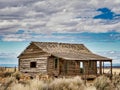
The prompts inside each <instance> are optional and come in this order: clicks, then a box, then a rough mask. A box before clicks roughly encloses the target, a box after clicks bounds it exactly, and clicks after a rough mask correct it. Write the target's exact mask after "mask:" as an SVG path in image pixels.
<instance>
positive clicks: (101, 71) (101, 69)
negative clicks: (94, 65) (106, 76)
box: [100, 61, 102, 75]
mask: <svg viewBox="0 0 120 90" xmlns="http://www.w3.org/2000/svg"><path fill="white" fill-rule="evenodd" d="M101 74H102V61H100V75H101Z"/></svg>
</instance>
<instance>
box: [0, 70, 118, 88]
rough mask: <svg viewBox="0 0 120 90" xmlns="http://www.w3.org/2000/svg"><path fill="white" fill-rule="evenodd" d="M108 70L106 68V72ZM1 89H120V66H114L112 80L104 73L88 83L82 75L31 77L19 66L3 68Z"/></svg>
mask: <svg viewBox="0 0 120 90" xmlns="http://www.w3.org/2000/svg"><path fill="white" fill-rule="evenodd" d="M108 71H109V69H108V68H106V69H105V72H108ZM0 90H120V68H113V77H112V81H111V80H110V79H109V78H108V77H106V76H104V75H102V76H99V77H97V78H96V79H95V80H93V81H86V83H85V81H84V80H82V79H81V77H80V76H75V77H69V78H52V77H48V76H47V75H45V74H37V75H36V76H35V77H34V78H30V76H29V75H27V74H26V75H25V74H23V73H20V72H19V71H18V69H17V68H16V69H15V68H3V69H0Z"/></svg>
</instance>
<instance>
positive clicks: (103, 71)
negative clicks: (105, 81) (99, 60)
mask: <svg viewBox="0 0 120 90" xmlns="http://www.w3.org/2000/svg"><path fill="white" fill-rule="evenodd" d="M103 74H104V61H103Z"/></svg>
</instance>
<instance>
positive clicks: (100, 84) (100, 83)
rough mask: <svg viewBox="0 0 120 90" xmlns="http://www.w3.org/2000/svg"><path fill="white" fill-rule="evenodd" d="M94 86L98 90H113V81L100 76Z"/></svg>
mask: <svg viewBox="0 0 120 90" xmlns="http://www.w3.org/2000/svg"><path fill="white" fill-rule="evenodd" d="M94 86H95V87H96V89H97V90H113V89H112V84H111V81H110V80H109V78H108V77H106V76H100V77H98V78H96V79H95V81H94Z"/></svg>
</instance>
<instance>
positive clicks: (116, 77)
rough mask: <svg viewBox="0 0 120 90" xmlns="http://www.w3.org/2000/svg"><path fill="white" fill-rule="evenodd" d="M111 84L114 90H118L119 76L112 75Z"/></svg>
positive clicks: (119, 88)
mask: <svg viewBox="0 0 120 90" xmlns="http://www.w3.org/2000/svg"><path fill="white" fill-rule="evenodd" d="M112 83H113V85H114V87H115V88H116V90H120V74H114V75H113V79H112Z"/></svg>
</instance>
